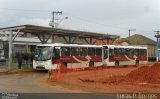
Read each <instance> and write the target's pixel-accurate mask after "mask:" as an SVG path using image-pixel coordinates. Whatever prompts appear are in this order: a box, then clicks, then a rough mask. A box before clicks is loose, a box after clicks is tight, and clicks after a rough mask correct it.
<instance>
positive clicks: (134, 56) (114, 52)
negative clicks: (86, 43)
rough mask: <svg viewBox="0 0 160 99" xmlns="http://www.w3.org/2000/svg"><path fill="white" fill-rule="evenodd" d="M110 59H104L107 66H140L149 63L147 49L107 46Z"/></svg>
mask: <svg viewBox="0 0 160 99" xmlns="http://www.w3.org/2000/svg"><path fill="white" fill-rule="evenodd" d="M105 47H107V48H108V58H106V59H104V64H105V65H107V66H120V65H139V64H147V63H148V57H147V56H148V54H147V48H146V47H135V46H115V45H106V46H105Z"/></svg>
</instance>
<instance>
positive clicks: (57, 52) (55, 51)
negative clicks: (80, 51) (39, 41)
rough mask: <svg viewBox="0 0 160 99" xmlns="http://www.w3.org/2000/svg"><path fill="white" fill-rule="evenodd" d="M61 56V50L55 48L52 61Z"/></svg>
mask: <svg viewBox="0 0 160 99" xmlns="http://www.w3.org/2000/svg"><path fill="white" fill-rule="evenodd" d="M59 56H60V53H59V49H56V48H53V53H52V59H54V58H56V57H59Z"/></svg>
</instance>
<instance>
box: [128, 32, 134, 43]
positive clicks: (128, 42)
mask: <svg viewBox="0 0 160 99" xmlns="http://www.w3.org/2000/svg"><path fill="white" fill-rule="evenodd" d="M128 31H129V37H128V44H130V35H131V31H136V29H129V30H128Z"/></svg>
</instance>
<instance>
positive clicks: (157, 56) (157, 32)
mask: <svg viewBox="0 0 160 99" xmlns="http://www.w3.org/2000/svg"><path fill="white" fill-rule="evenodd" d="M154 32H156V35H155V37H156V38H157V48H156V60H157V62H158V60H159V59H158V58H159V55H158V43H159V38H160V34H159V33H160V31H154Z"/></svg>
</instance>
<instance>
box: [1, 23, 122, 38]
mask: <svg viewBox="0 0 160 99" xmlns="http://www.w3.org/2000/svg"><path fill="white" fill-rule="evenodd" d="M18 30H20V32H25V33H32V34H38V33H44V34H50V33H52V34H53V35H58V36H75V37H77V36H78V37H82V38H90V37H92V38H95V39H102V40H103V39H117V38H120V36H117V35H110V34H102V33H96V32H86V31H78V30H70V29H61V28H52V27H44V26H37V25H20V26H12V27H5V28H0V31H15V32H16V31H18Z"/></svg>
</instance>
